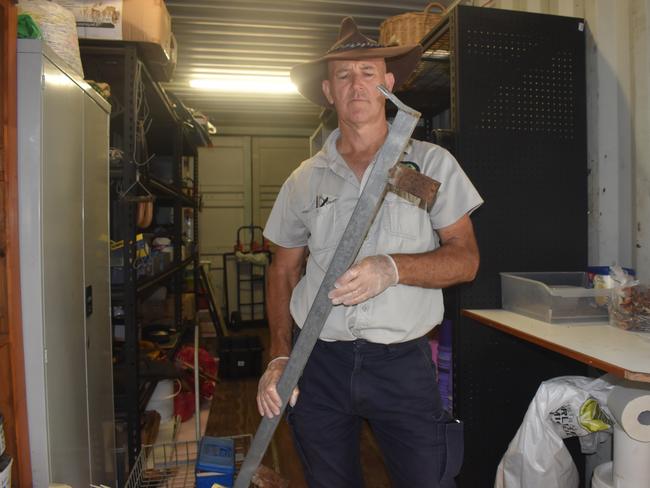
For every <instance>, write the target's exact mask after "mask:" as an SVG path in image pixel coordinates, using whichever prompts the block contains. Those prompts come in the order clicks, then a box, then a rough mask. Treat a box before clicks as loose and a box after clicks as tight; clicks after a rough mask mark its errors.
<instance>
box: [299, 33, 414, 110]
mask: <svg viewBox="0 0 650 488" xmlns="http://www.w3.org/2000/svg"><path fill="white" fill-rule="evenodd" d="M421 57H422V46H421V45H419V44H415V45H413V46H391V47H374V48H370V49H350V50H347V51H340V52H333V53H330V54H326V55H325V56H323V57H322V58H319V59H316V60H314V61H308V62H306V63H303V64H299V65H297V66H294V67H293V68H292V69H291V81H293V83H294V84H295V85H296V88H298V91H299V92H300V94H301V95H302V96H303V97H305V98H306V99H308V100H310V101H312V102H314V103H315V104H316V105H321V106H323V107H331V106H332V104H330V103H329V102H328V101H327V98H325V94H324V93H323V89H322V83H321V82H322V81H323V80H325V79H327V77H328V72H327V62H328V61H332V60H336V59H354V60H359V59H373V58H384V59H385V60H386V71H387V72H389V73H393V76H394V77H395V84H394V86H393V90H397V88H399V86H400V85H401V84H402V83H404V82H405V81H406V80H407V79H408V77H409V76H410V75H411V73H412V72H413V70H414V69H415V67H416V66H417V64H418V63H419V62H420V59H421Z"/></svg>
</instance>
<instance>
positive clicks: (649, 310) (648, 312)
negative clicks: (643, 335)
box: [609, 285, 650, 332]
mask: <svg viewBox="0 0 650 488" xmlns="http://www.w3.org/2000/svg"><path fill="white" fill-rule="evenodd" d="M609 323H610V324H611V325H613V326H614V327H617V328H619V329H623V330H628V331H630V332H650V287H647V286H645V285H635V286H630V287H627V288H622V289H617V290H615V293H613V294H612V298H611V299H610V305H609Z"/></svg>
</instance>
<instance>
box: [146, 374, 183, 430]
mask: <svg viewBox="0 0 650 488" xmlns="http://www.w3.org/2000/svg"><path fill="white" fill-rule="evenodd" d="M176 383H177V381H176V380H160V381H158V384H156V388H155V389H154V391H153V394H152V395H151V398H150V399H149V403H147V407H146V410H155V411H156V412H158V413H159V414H160V422H169V421H170V420H171V419H172V417H173V416H174V397H175V396H176V395H178V393H179V392H180V386H179V387H176ZM174 389H176V390H177V391H174Z"/></svg>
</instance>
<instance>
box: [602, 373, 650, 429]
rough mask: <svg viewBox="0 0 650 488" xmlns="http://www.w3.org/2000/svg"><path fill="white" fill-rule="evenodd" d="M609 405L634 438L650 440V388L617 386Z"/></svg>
mask: <svg viewBox="0 0 650 488" xmlns="http://www.w3.org/2000/svg"><path fill="white" fill-rule="evenodd" d="M607 406H608V407H609V410H610V412H612V415H614V418H615V419H616V422H617V423H618V425H620V426H621V427H622V428H623V430H625V432H627V434H628V435H629V436H630V437H631V438H632V439H635V440H637V441H641V442H650V390H646V389H641V388H628V387H624V386H616V387H614V388H613V389H612V392H611V393H610V394H609V398H608V399H607Z"/></svg>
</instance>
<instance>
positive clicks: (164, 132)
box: [80, 40, 200, 484]
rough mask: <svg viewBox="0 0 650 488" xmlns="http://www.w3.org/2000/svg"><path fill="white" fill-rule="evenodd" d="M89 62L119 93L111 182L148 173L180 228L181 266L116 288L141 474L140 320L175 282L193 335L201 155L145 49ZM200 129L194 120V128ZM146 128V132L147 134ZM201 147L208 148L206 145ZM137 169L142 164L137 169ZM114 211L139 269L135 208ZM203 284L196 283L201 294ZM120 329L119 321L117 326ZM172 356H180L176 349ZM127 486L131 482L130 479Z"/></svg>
mask: <svg viewBox="0 0 650 488" xmlns="http://www.w3.org/2000/svg"><path fill="white" fill-rule="evenodd" d="M80 44H81V46H80V47H81V49H80V51H81V57H82V62H83V65H84V72H85V73H86V74H87V76H88V77H89V78H92V79H94V80H97V81H102V82H106V83H108V84H109V85H110V87H111V97H110V102H111V105H112V107H113V112H112V117H111V126H110V135H111V146H112V147H116V148H119V149H121V150H122V151H123V152H124V155H125V158H124V160H123V161H122V162H121V163H119V164H113V165H112V166H111V168H110V177H111V181H112V184H113V185H115V188H121V189H125V188H130V187H131V185H133V183H134V182H135V181H136V172H140V173H141V176H142V178H143V180H142V181H143V182H144V184H145V185H146V188H147V190H149V191H151V193H152V194H154V195H155V196H156V197H157V198H158V199H159V200H160V201H161V203H163V204H164V205H165V206H170V207H172V208H173V215H174V217H175V218H174V219H173V224H172V225H170V226H169V229H168V230H169V232H170V234H169V235H170V237H172V243H173V249H174V256H177V258H176V260H175V261H174V262H173V263H172V264H170V266H169V267H168V268H166V269H165V270H163V271H162V272H160V273H158V274H156V275H155V276H152V277H146V278H144V277H143V278H141V279H137V277H136V273H135V272H134V271H133V270H132V269H131V268H128V269H126V270H125V273H124V282H123V283H122V284H119V285H113V286H112V287H111V289H112V292H113V293H112V301H113V305H118V304H119V306H120V307H122V309H123V316H122V317H121V318H120V321H119V325H123V326H124V329H125V337H124V343H123V345H122V347H123V350H122V353H123V354H122V358H121V359H120V364H119V366H117V368H124V370H125V371H127V372H128V374H125V375H124V378H123V380H122V382H121V386H122V387H123V388H122V390H121V393H120V396H119V397H116V404H117V406H118V407H119V409H120V410H121V411H119V412H117V414H118V415H119V416H120V418H122V419H123V420H124V422H125V423H126V444H127V445H126V448H127V450H126V452H127V455H128V462H129V466H130V467H133V465H134V463H135V460H136V459H137V457H138V455H139V452H140V447H141V437H140V420H141V412H142V410H141V407H142V405H141V403H142V402H143V401H144V405H146V401H147V399H148V397H150V396H151V392H153V389H154V388H155V381H149V379H148V378H147V379H146V383H147V384H144V383H145V379H144V378H141V376H140V367H141V363H140V355H141V353H140V350H139V333H140V325H139V322H138V319H137V316H138V306H139V303H140V302H141V300H142V299H143V298H145V297H146V295H147V292H149V291H153V290H155V285H157V284H159V283H162V282H163V281H165V280H167V281H168V282H169V286H170V288H171V290H172V292H173V293H174V297H175V298H174V300H175V301H174V318H173V323H174V325H175V327H176V329H177V330H179V334H180V336H179V340H178V343H177V345H178V346H180V344H181V343H182V340H181V339H182V336H183V335H184V334H185V331H186V328H185V327H184V321H183V319H182V292H183V281H184V275H183V273H182V270H184V269H186V268H187V267H188V266H191V265H193V266H194V268H195V275H196V272H197V271H198V265H199V255H198V216H197V213H198V205H197V201H198V198H197V192H198V186H197V185H198V149H197V147H198V146H197V145H196V144H191V137H190V136H189V134H188V131H189V130H190V127H186V124H187V121H186V120H185V119H186V117H185V116H183V115H182V114H181V113H180V112H178V110H177V106H176V102H175V100H176V99H175V97H174V96H172V95H168V94H167V93H166V92H165V90H164V89H163V88H162V87H161V85H160V84H159V83H157V82H156V81H154V78H153V77H152V76H151V71H150V70H149V69H148V68H147V66H146V65H145V64H144V62H143V61H142V59H143V56H142V54H143V49H144V48H143V47H142V46H141V45H140V44H137V43H131V42H124V41H102V40H83V41H82V42H81V43H80ZM190 122H192V121H190ZM143 126H144V127H146V130H143ZM199 142H200V141H199ZM154 155H157V156H161V157H168V158H171V159H172V164H173V166H172V168H173V171H172V181H173V183H172V184H167V183H163V182H162V181H160V180H157V179H155V178H148V177H147V175H148V174H149V171H148V167H146V164H145V163H146V162H147V161H148V160H149V159H150V158H151V157H153V156H154ZM183 156H192V157H193V163H194V172H193V178H192V180H193V182H194V185H195V186H194V192H193V194H192V195H187V194H185V193H183V191H182V189H181V185H182V182H181V178H182V164H183ZM135 163H139V166H138V164H135ZM112 195H113V200H112V202H111V203H112V206H111V238H112V239H114V240H123V241H124V243H125V246H124V249H123V255H122V258H123V259H122V262H123V263H125V266H127V267H128V266H129V264H126V263H133V262H134V261H135V259H136V238H135V236H136V233H138V232H139V230H138V229H137V228H136V225H135V224H136V218H135V217H136V216H135V210H136V206H135V205H123V204H117V203H116V200H115V195H116V192H113V194H112ZM188 208H192V209H193V214H194V221H193V223H194V227H193V236H192V239H193V243H194V246H193V248H190V257H188V258H187V259H184V260H182V261H180V259H179V257H180V256H181V249H182V232H183V227H182V226H183V219H182V218H181V216H182V215H183V213H184V212H186V211H187V210H186V209H188ZM196 286H198V279H195V290H194V291H195V293H196V291H197V289H196ZM114 323H115V324H117V323H118V322H114ZM168 354H170V355H172V354H173V351H172V350H171V349H170V350H169V352H168ZM122 481H124V480H122ZM120 484H122V483H120Z"/></svg>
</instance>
